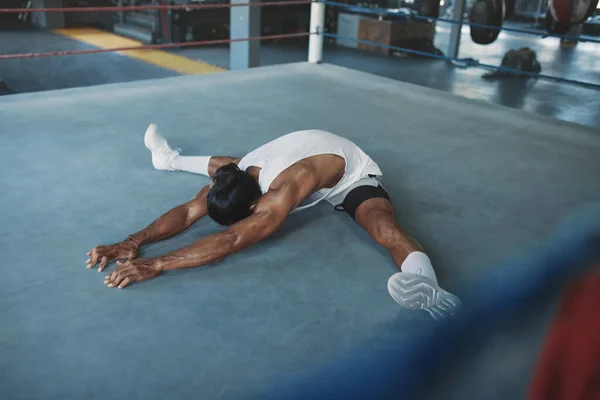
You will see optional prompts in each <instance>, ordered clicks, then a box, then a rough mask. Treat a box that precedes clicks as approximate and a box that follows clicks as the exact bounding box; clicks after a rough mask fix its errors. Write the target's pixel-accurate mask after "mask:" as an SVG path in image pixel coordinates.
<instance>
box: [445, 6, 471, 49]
mask: <svg viewBox="0 0 600 400" xmlns="http://www.w3.org/2000/svg"><path fill="white" fill-rule="evenodd" d="M466 3H467V0H456V3H455V6H454V13H453V17H452V19H454V20H455V21H458V23H457V24H452V28H450V43H449V44H448V57H450V58H458V53H459V51H460V38H461V32H462V27H463V20H464V13H465V6H466Z"/></svg>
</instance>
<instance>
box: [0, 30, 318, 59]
mask: <svg viewBox="0 0 600 400" xmlns="http://www.w3.org/2000/svg"><path fill="white" fill-rule="evenodd" d="M308 35H310V34H309V33H308V32H301V33H286V34H281V35H269V36H254V37H249V38H240V39H219V40H205V41H200V42H185V43H163V44H149V45H144V46H130V47H117V48H114V49H93V50H71V51H50V52H46V53H21V54H0V60H11V59H17V58H40V57H53V56H69V55H74V54H96V53H110V52H118V51H127V50H152V49H168V48H173V47H191V46H206V45H211V44H223V43H234V42H245V41H250V40H264V39H287V38H295V37H303V36H308Z"/></svg>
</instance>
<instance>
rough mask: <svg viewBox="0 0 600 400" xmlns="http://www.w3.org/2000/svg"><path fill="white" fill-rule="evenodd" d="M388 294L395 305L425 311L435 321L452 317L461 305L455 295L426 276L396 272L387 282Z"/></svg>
mask: <svg viewBox="0 0 600 400" xmlns="http://www.w3.org/2000/svg"><path fill="white" fill-rule="evenodd" d="M388 292H390V295H391V296H392V298H393V299H394V300H395V301H396V303H398V304H400V305H401V306H402V307H404V308H408V309H409V310H425V311H427V312H428V313H429V314H431V316H432V317H433V318H434V319H435V320H436V321H442V320H444V319H446V318H449V317H452V316H454V315H455V314H456V313H458V311H459V310H460V308H461V306H462V303H461V302H460V300H459V298H458V297H456V296H455V295H453V294H451V293H448V292H446V291H445V290H444V289H442V288H440V286H439V285H438V284H437V283H436V282H435V281H433V280H432V279H430V278H427V277H426V276H422V275H417V274H413V273H410V272H398V273H396V274H394V275H392V276H391V277H390V279H389V280H388Z"/></svg>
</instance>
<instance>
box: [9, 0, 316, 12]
mask: <svg viewBox="0 0 600 400" xmlns="http://www.w3.org/2000/svg"><path fill="white" fill-rule="evenodd" d="M310 3H312V1H311V0H289V1H287V0H286V1H263V2H260V3H233V4H232V3H226V4H188V5H166V4H165V5H148V6H111V7H46V8H0V13H13V14H14V13H23V12H28V13H30V12H119V11H149V10H205V9H212V8H235V7H271V6H274V7H276V6H290V5H298V4H310Z"/></svg>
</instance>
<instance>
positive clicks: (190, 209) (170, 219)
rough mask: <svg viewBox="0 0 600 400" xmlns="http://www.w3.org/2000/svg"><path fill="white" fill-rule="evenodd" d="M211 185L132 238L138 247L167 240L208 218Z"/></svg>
mask: <svg viewBox="0 0 600 400" xmlns="http://www.w3.org/2000/svg"><path fill="white" fill-rule="evenodd" d="M209 190H210V185H207V186H205V187H203V188H202V189H201V190H200V192H198V194H197V195H196V196H195V197H194V198H193V199H192V200H190V201H188V202H187V203H185V204H182V205H180V206H177V207H175V208H173V209H171V210H169V211H167V212H166V213H165V214H163V215H162V216H161V217H160V218H158V219H157V220H156V221H154V222H152V223H151V224H150V225H148V226H147V227H146V228H144V229H142V230H141V231H139V232H137V233H135V234H133V235H131V236H130V238H132V239H133V240H134V241H135V242H136V243H137V244H138V245H140V246H142V245H144V244H147V243H152V242H157V241H160V240H165V239H168V238H170V237H173V236H175V235H177V234H178V233H180V232H183V231H184V230H186V229H187V228H189V227H190V226H191V225H192V224H194V223H195V222H196V221H198V220H199V219H200V218H202V217H204V216H206V214H207V205H206V196H207V195H208V191H209Z"/></svg>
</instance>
